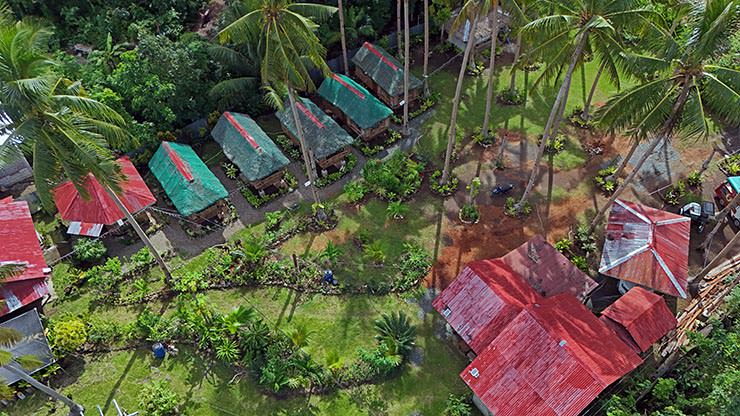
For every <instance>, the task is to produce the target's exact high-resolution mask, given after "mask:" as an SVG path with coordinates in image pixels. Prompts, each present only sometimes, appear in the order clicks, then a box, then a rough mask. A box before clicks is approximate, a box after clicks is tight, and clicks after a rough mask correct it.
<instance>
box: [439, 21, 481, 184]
mask: <svg viewBox="0 0 740 416" xmlns="http://www.w3.org/2000/svg"><path fill="white" fill-rule="evenodd" d="M470 26H471V32H474V31H475V30H476V29H477V28H478V15H477V14H476V15H475V17H474V18H473V24H472V25H470ZM473 44H475V40H473V39H472V38H471V37H470V36H469V37H468V43H467V44H465V52H464V53H463V59H462V63H461V64H460V72H458V74H457V85H456V86H455V96H454V97H453V98H452V114H451V115H450V128H449V134H448V136H447V152H446V153H445V164H444V168H443V169H442V177H441V178H440V183H443V184H445V183H447V180H448V179H449V178H450V163H451V161H452V151H453V150H454V149H455V141H456V136H455V133H457V113H458V111H459V109H460V95H461V94H462V84H463V80H464V78H465V68H467V65H468V58H469V57H470V51H471V50H472V49H473Z"/></svg>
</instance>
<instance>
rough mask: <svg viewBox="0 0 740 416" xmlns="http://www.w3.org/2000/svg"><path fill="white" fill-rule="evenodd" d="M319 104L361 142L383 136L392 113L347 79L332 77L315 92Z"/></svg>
mask: <svg viewBox="0 0 740 416" xmlns="http://www.w3.org/2000/svg"><path fill="white" fill-rule="evenodd" d="M318 97H319V104H321V105H322V107H323V108H324V110H326V112H327V113H329V114H330V115H333V116H335V117H336V118H338V119H339V120H340V121H341V122H342V123H344V124H345V125H347V126H348V127H349V128H350V130H351V131H352V132H354V133H356V134H357V135H358V136H359V137H360V138H362V139H363V140H366V141H369V140H371V139H372V138H374V137H376V136H378V135H380V134H381V133H384V132H385V131H386V130H388V126H389V125H390V116H391V114H393V111H392V110H391V109H390V108H388V107H387V106H386V105H385V104H383V103H382V102H380V100H378V99H377V98H375V96H373V95H372V94H371V93H370V92H369V91H368V90H366V89H365V88H364V87H363V86H361V85H360V84H358V83H356V82H355V81H353V80H352V79H351V78H349V77H347V76H344V75H339V74H332V75H331V76H329V77H327V78H326V79H324V82H323V83H321V86H320V87H319V90H318Z"/></svg>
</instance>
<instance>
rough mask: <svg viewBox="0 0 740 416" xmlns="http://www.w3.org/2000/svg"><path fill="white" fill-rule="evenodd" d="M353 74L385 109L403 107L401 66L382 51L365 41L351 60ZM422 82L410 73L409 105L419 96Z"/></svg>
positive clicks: (402, 72)
mask: <svg viewBox="0 0 740 416" xmlns="http://www.w3.org/2000/svg"><path fill="white" fill-rule="evenodd" d="M352 62H353V63H354V64H355V69H354V75H355V77H356V78H357V79H359V80H360V81H362V83H363V84H365V85H367V86H368V88H369V89H370V91H372V92H373V94H375V96H377V97H378V98H380V100H381V101H383V102H384V103H385V104H386V105H387V106H388V107H390V108H391V109H393V110H395V109H398V108H400V107H401V106H403V78H404V70H403V65H402V64H401V63H400V62H398V61H397V60H396V58H394V57H393V56H391V55H390V54H389V53H388V52H386V51H385V49H383V48H381V47H379V46H376V45H373V44H372V43H370V42H365V43H364V44H363V45H362V47H361V48H360V49H359V50H358V51H357V53H355V56H353V57H352ZM421 90H422V82H421V81H420V80H419V78H416V77H415V76H414V75H413V74H409V105H410V104H411V103H412V102H414V101H415V100H416V99H418V98H419V96H421Z"/></svg>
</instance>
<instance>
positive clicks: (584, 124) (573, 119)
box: [568, 108, 596, 129]
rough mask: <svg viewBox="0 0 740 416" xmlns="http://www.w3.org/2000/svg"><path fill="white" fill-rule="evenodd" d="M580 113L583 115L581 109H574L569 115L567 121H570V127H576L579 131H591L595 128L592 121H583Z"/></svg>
mask: <svg viewBox="0 0 740 416" xmlns="http://www.w3.org/2000/svg"><path fill="white" fill-rule="evenodd" d="M582 113H583V109H582V108H576V109H574V110H573V112H572V113H571V115H570V117H568V121H570V123H571V124H572V125H574V126H576V127H578V128H579V129H592V128H594V127H595V126H596V124H595V123H594V121H593V119H591V118H589V119H585V120H584V119H583V117H581V114H582Z"/></svg>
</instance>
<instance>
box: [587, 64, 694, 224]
mask: <svg viewBox="0 0 740 416" xmlns="http://www.w3.org/2000/svg"><path fill="white" fill-rule="evenodd" d="M683 85H684V86H683V88H682V89H681V93H680V94H679V95H678V98H676V102H675V103H674V104H673V108H672V109H671V115H670V116H669V117H668V119H667V120H666V121H665V123H663V126H662V127H661V129H660V132H659V133H658V135H656V136H655V138H654V139H653V141H652V142H650V145H649V146H648V148H647V149H646V150H645V152H644V153H643V154H642V156H641V157H640V160H638V161H637V164H636V165H635V167H634V168H633V169H632V172H630V174H629V175H627V178H626V179H625V180H624V182H623V183H622V184H621V185H620V186H619V187H617V190H616V191H614V193H613V194H612V196H611V198H609V201H608V202H607V203H606V204H604V206H602V207H601V209H600V210H599V212H597V213H596V216H594V219H593V220H592V221H591V226H590V227H589V232H590V233H593V232H594V230H595V229H596V226H597V225H599V222H600V221H601V217H602V216H603V215H604V213H605V212H606V210H607V209H609V207H611V205H612V204H613V203H614V201H616V200H617V198H619V195H621V194H622V192H624V190H625V189H627V186H629V185H630V184H631V183H632V181H633V180H635V178H636V177H637V174H638V173H639V172H640V169H642V165H643V164H644V163H645V161H647V160H648V158H649V157H650V155H652V154H653V151H654V150H655V148H656V147H657V146H658V143H660V140H661V139H662V138H665V139H666V140H669V139H670V138H671V134H672V133H673V129H674V128H675V126H676V123H677V121H678V116H679V114H680V113H681V111H682V110H683V106H684V104H685V103H686V98H687V97H688V95H689V89H690V88H691V85H692V84H691V82H689V80H688V77H687V79H685V80H684V84H683Z"/></svg>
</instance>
